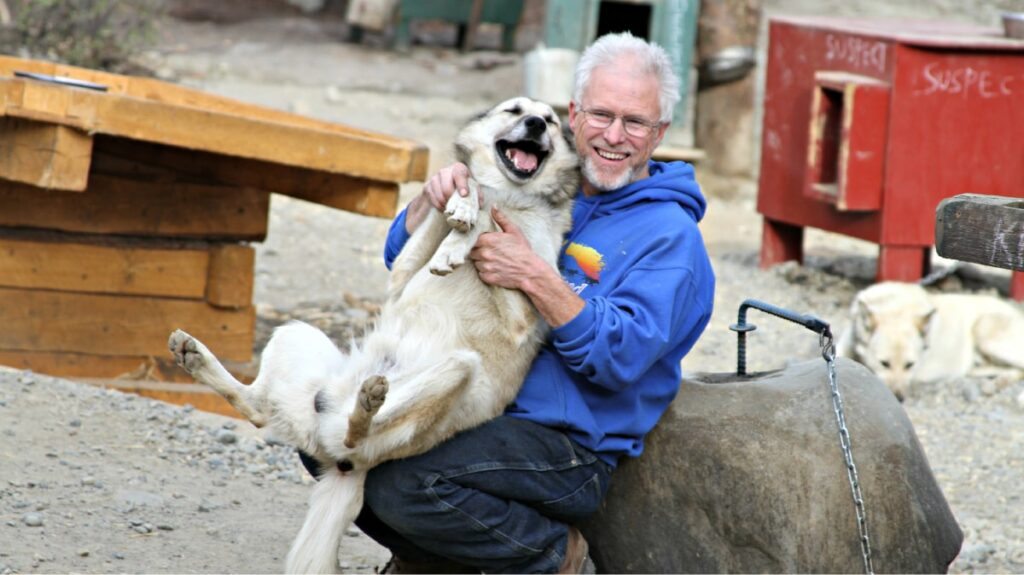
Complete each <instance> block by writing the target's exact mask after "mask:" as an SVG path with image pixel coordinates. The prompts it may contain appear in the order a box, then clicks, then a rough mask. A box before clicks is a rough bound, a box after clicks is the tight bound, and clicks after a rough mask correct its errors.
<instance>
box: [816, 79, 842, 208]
mask: <svg viewBox="0 0 1024 575" xmlns="http://www.w3.org/2000/svg"><path fill="white" fill-rule="evenodd" d="M818 89H819V90H821V109H820V111H819V113H820V114H821V118H820V119H819V121H820V122H821V134H820V136H819V137H820V140H819V141H818V142H817V145H819V146H820V149H819V153H820V154H821V156H820V163H819V166H820V170H821V171H820V172H819V175H818V179H817V180H818V181H817V182H814V189H815V190H816V191H818V192H819V193H822V194H825V195H828V196H835V195H836V194H837V192H838V189H837V188H838V181H839V148H840V145H841V144H842V140H843V93H842V92H841V91H839V90H833V89H831V88H826V87H824V86H819V87H818Z"/></svg>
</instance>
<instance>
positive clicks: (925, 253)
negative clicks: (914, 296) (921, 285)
mask: <svg viewBox="0 0 1024 575" xmlns="http://www.w3.org/2000/svg"><path fill="white" fill-rule="evenodd" d="M930 256H931V249H930V248H922V247H919V246H889V245H885V244H883V245H882V246H880V247H879V248H878V268H877V269H876V272H875V281H886V280H891V281H903V282H913V281H917V280H919V279H921V277H922V276H924V275H925V274H927V273H928V272H929V268H930V267H931V266H930V263H929V257H930Z"/></svg>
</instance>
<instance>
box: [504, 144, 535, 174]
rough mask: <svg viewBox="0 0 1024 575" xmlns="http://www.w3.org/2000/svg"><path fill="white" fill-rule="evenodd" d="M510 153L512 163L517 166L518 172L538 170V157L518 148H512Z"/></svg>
mask: <svg viewBox="0 0 1024 575" xmlns="http://www.w3.org/2000/svg"><path fill="white" fill-rule="evenodd" d="M509 152H510V153H511V155H512V163H513V164H515V165H516V169H517V170H520V171H523V172H532V171H534V170H536V169H537V156H534V155H533V154H531V153H529V152H524V151H522V150H519V149H516V148H510V149H509Z"/></svg>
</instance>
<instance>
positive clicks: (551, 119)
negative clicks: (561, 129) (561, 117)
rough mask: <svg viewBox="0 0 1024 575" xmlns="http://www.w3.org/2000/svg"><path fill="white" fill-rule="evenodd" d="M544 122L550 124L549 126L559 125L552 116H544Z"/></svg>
mask: <svg viewBox="0 0 1024 575" xmlns="http://www.w3.org/2000/svg"><path fill="white" fill-rule="evenodd" d="M544 121H545V122H547V123H549V124H554V125H556V126H557V125H558V120H556V119H555V118H553V117H552V116H551V115H550V114H549V115H547V116H544Z"/></svg>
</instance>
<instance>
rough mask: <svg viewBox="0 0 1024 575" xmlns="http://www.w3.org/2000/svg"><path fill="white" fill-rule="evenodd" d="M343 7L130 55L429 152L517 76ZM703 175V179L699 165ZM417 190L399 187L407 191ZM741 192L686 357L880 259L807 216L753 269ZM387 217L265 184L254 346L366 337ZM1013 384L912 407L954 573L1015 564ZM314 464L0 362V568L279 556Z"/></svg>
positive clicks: (373, 559)
mask: <svg viewBox="0 0 1024 575" xmlns="http://www.w3.org/2000/svg"><path fill="white" fill-rule="evenodd" d="M794 3H795V4H799V3H798V2H794ZM766 4H784V2H771V3H768V2H766ZM853 4H856V3H853ZM860 4H864V2H861V3H860ZM867 4H871V5H872V6H873V5H874V4H872V3H870V2H868V3H867ZM878 4H879V6H880V5H881V4H882V3H878ZM939 4H941V5H942V6H943V7H944V9H947V10H954V8H955V6H954V4H955V3H953V4H950V3H946V2H943V3H939ZM982 4H984V3H982ZM843 5H844V6H845V5H846V4H843ZM951 6H952V7H951ZM901 15H905V14H901ZM943 15H944V16H949V15H950V14H943ZM955 15H959V13H957V14H955ZM337 24H338V23H337V22H336V21H331V20H323V19H321V20H317V19H309V18H302V17H296V16H290V17H279V18H277V19H275V20H262V19H256V20H251V21H247V22H242V23H236V24H216V25H215V24H211V23H202V22H200V23H185V22H181V21H170V22H168V24H167V25H166V26H165V27H164V31H163V35H162V38H161V41H160V44H159V46H158V48H157V49H155V50H154V51H153V52H151V53H149V54H147V55H145V58H144V60H145V61H146V63H147V65H149V66H150V67H152V68H153V69H155V70H156V71H157V73H158V74H159V75H161V76H163V77H165V78H167V79H169V80H173V81H176V82H181V83H184V84H187V85H192V86H196V87H199V88H202V89H205V90H209V91H212V92H216V93H220V94H224V95H228V96H232V97H237V98H239V99H244V100H248V101H252V102H256V103H261V104H265V105H268V106H274V107H278V108H282V109H288V110H291V111H295V112H298V113H302V114H307V115H311V116H316V117H320V118H324V119H328V120H334V121H338V122H342V123H346V124H350V125H355V126H358V127H361V128H368V129H374V130H378V131H383V132H387V133H391V134H395V135H399V136H406V137H410V138H414V139H417V140H420V141H422V142H424V143H426V144H427V145H428V146H429V147H430V148H431V165H432V168H436V167H437V166H440V165H443V164H445V163H447V162H448V161H449V160H450V155H449V152H448V148H449V145H450V141H451V139H452V136H453V135H454V134H455V132H456V130H457V129H458V127H459V125H460V124H461V122H462V121H463V120H464V119H465V118H466V117H468V116H469V115H471V114H472V113H473V112H475V111H477V110H480V109H483V108H485V107H487V106H489V105H490V104H492V103H494V102H495V101H497V100H499V99H503V98H505V97H509V96H512V95H515V94H516V93H518V91H519V90H520V77H521V74H522V69H521V62H520V60H519V58H518V57H516V56H509V55H503V54H498V53H494V52H487V51H483V52H474V53H471V54H459V53H458V52H454V51H451V50H449V49H447V48H438V47H436V46H435V47H417V48H415V49H414V50H413V51H412V52H411V53H409V54H405V55H399V54H394V53H391V52H387V51H383V50H379V49H377V48H374V47H372V46H356V45H352V44H345V43H343V42H340V41H339V32H338V29H337V28H336V26H337ZM698 174H699V175H700V176H699V177H700V178H702V179H704V178H708V179H710V178H712V177H713V174H709V173H706V172H702V171H701V168H700V166H698ZM418 190H419V185H418V184H411V185H407V186H405V187H403V194H402V201H403V202H404V201H407V200H408V199H409V198H410V197H412V195H413V194H415V193H417V192H418ZM753 198H754V186H753V183H752V182H748V183H746V184H744V185H741V186H740V188H738V189H737V190H735V192H734V193H732V194H730V195H729V198H728V199H723V198H718V197H712V198H710V207H709V211H708V216H707V218H706V220H705V221H704V223H703V224H702V230H703V232H704V234H705V237H706V239H707V243H708V246H709V250H710V252H711V254H712V258H713V263H714V266H715V270H716V273H717V276H718V281H719V284H718V286H719V288H718V293H717V296H716V312H715V315H714V317H713V318H712V324H711V326H710V327H709V328H708V331H707V332H706V335H705V336H704V337H703V338H702V340H701V341H700V343H699V344H698V346H697V347H696V348H695V349H694V351H693V352H692V353H691V354H690V356H689V357H688V358H687V359H686V360H685V362H684V368H685V369H686V370H687V371H689V372H698V371H719V372H724V371H731V370H733V369H735V335H734V334H733V333H732V332H730V331H729V330H728V325H729V324H731V323H734V322H735V321H736V310H737V308H738V306H739V304H740V303H741V302H742V301H743V300H745V299H747V298H756V299H760V300H763V301H766V302H769V303H771V304H774V305H778V306H781V307H785V308H790V309H793V310H795V311H799V312H805V313H813V314H815V315H818V316H819V317H821V318H823V319H826V320H827V321H830V322H832V323H833V326H834V327H835V330H836V332H837V333H838V331H839V330H840V329H841V328H842V327H843V326H844V325H845V321H846V319H845V311H846V308H847V306H848V304H849V301H850V299H851V298H852V297H853V294H854V293H855V292H856V291H857V290H858V289H860V288H862V287H864V286H866V285H867V284H868V283H869V282H870V279H871V277H872V275H873V271H874V260H873V254H874V251H873V248H872V247H871V246H869V245H865V244H863V243H861V242H857V241H853V240H849V239H846V238H842V237H837V236H833V235H830V234H826V233H824V232H817V231H814V230H809V231H808V238H807V244H806V251H807V254H808V257H807V262H806V265H804V266H797V265H784V266H779V267H777V268H775V269H772V270H768V271H764V270H760V269H758V268H757V250H758V247H759V236H760V220H759V217H758V216H757V214H756V211H755V210H754V200H753ZM387 225H388V222H386V221H383V220H376V219H371V218H365V217H360V216H354V215H351V214H347V213H342V212H336V211H333V210H329V209H326V208H322V207H319V206H315V205H312V204H307V203H304V202H301V201H298V200H290V199H288V198H282V197H275V198H274V199H273V203H272V214H271V224H270V234H269V237H268V239H267V241H265V242H264V243H262V244H260V245H259V246H258V247H257V250H258V252H257V280H256V290H255V296H254V299H255V301H256V304H257V306H258V315H259V321H258V337H257V342H256V346H255V347H256V349H257V350H258V349H260V348H262V345H263V343H264V342H265V341H266V338H267V337H268V334H269V331H270V329H271V328H272V327H273V326H274V325H277V324H279V323H281V322H283V321H286V320H288V319H292V318H297V319H303V320H305V321H309V322H310V323H313V324H315V325H318V326H319V327H321V328H322V329H324V330H325V331H327V332H328V333H329V334H330V335H331V336H332V338H334V339H335V340H336V341H338V342H339V343H342V344H344V343H345V342H346V341H348V340H349V338H351V337H358V336H359V334H360V333H362V331H363V330H364V329H365V328H366V326H367V325H369V323H370V322H371V321H372V317H373V315H374V314H375V313H376V310H377V307H376V306H377V302H378V301H379V298H380V294H381V293H382V289H383V285H384V282H385V281H386V276H385V272H384V270H383V266H382V265H381V264H380V253H381V249H382V245H383V236H384V233H385V231H386V229H387ZM938 263H939V264H940V265H946V264H947V263H943V262H938ZM947 281H948V283H947V284H946V287H947V288H948V289H953V288H956V287H958V286H960V287H962V286H966V287H970V288H977V289H988V290H998V289H1005V286H1006V275H1005V274H1000V273H992V272H988V271H984V270H978V269H976V268H965V269H964V271H963V272H962V273H961V274H959V275H956V276H954V277H951V278H950V279H949V280H947ZM749 319H750V321H752V322H753V323H755V324H757V325H758V330H757V331H756V332H754V333H753V334H752V335H751V336H750V339H749V344H748V347H749V354H748V364H749V365H750V366H751V369H752V370H762V369H770V368H773V367H779V366H781V365H783V364H784V363H786V362H789V361H802V360H806V359H811V358H815V357H817V356H818V353H819V351H818V349H817V345H818V340H817V337H816V336H815V335H813V334H811V333H810V332H807V331H805V330H802V329H801V328H798V327H796V326H793V325H789V324H786V323H784V322H782V321H781V320H777V319H774V318H769V317H767V316H759V315H757V314H756V312H754V313H753V314H752V315H751V316H750V318H749ZM1022 388H1024V382H1014V383H1012V384H1011V385H1008V386H1006V387H1003V388H998V387H996V386H994V385H992V384H991V383H989V382H985V381H971V380H964V381H955V382H948V383H946V384H944V385H943V386H935V387H932V388H928V389H920V390H917V392H916V393H915V395H914V396H913V397H911V398H910V399H909V400H908V401H907V402H906V403H905V405H904V407H905V408H906V410H907V413H908V415H909V416H910V418H911V420H912V421H913V422H914V425H915V428H916V430H917V433H918V436H919V438H920V439H921V442H922V444H923V445H924V448H925V451H926V453H927V455H928V458H929V460H930V462H931V464H932V468H933V470H934V472H935V475H936V477H937V478H938V481H939V483H940V485H941V487H942V489H943V491H944V493H945V494H946V497H947V499H948V501H949V503H950V506H951V507H952V509H953V511H954V513H955V515H956V517H957V518H958V520H959V521H960V524H961V527H962V528H963V530H964V533H965V542H964V547H963V551H962V553H961V555H960V557H959V558H958V559H957V561H956V562H955V563H954V564H953V565H952V567H951V570H952V571H953V572H956V573H974V572H984V573H1016V572H1024V481H1021V477H1022V473H1024V454H1022V452H1021V449H1020V446H1021V445H1024V406H1021V405H1019V404H1018V403H1017V402H1016V401H1015V399H1014V398H1015V397H1016V395H1017V394H1018V393H1019V392H1020V390H1021V389H1022ZM826 407H828V406H823V408H826ZM854 441H856V438H854ZM836 480H837V481H845V478H836ZM310 482H311V479H310V478H309V476H308V475H307V474H306V473H305V471H303V470H302V468H301V466H299V464H298V461H297V458H296V457H295V456H294V453H293V452H292V451H291V449H289V448H287V447H285V446H281V445H274V444H272V443H268V442H267V441H265V440H264V439H262V438H260V437H259V436H258V434H257V433H256V432H255V430H254V429H253V428H252V427H251V426H250V425H249V424H248V423H243V422H239V421H236V420H232V419H229V418H224V417H220V416H215V415H210V414H205V413H201V412H197V411H195V410H193V409H190V408H188V407H179V406H171V405H167V404H162V403H159V402H154V401H151V400H148V399H144V398H138V397H135V396H131V395H123V394H120V393H117V392H112V391H105V390H101V389H96V388H92V387H88V386H83V385H81V384H76V383H71V382H68V381H64V380H60V379H56V378H51V377H46V376H41V375H37V374H32V373H28V372H19V371H12V370H6V369H4V368H0V574H3V573H69V572H80V573H108V572H135V573H143V572H144V573H253V572H257V573H262V572H268V573H269V572H277V571H280V569H281V566H282V561H283V557H284V555H285V553H286V552H287V549H288V546H289V544H290V541H291V539H292V537H293V535H294V534H295V532H296V531H297V529H298V526H299V525H300V523H301V521H302V517H303V514H304V511H305V499H306V497H307V495H308V493H309V485H310ZM866 505H867V506H868V510H869V513H870V505H871V502H870V501H867V502H866ZM386 556H387V553H386V552H385V551H384V550H383V549H382V548H380V547H379V546H377V545H376V544H374V543H373V542H372V541H370V540H368V539H367V538H366V537H365V536H364V535H362V534H361V533H359V532H358V531H352V532H351V533H350V536H349V537H346V538H345V542H344V545H343V548H342V559H341V561H342V568H343V570H344V571H346V572H353V573H368V572H372V571H373V567H374V566H375V565H378V564H380V563H382V562H383V561H384V559H386Z"/></svg>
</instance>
